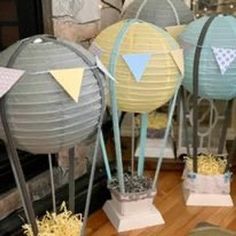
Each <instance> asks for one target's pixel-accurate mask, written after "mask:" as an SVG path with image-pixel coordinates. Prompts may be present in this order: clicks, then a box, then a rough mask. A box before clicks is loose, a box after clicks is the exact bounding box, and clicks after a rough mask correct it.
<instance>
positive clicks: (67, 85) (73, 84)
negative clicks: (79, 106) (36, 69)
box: [50, 68, 84, 102]
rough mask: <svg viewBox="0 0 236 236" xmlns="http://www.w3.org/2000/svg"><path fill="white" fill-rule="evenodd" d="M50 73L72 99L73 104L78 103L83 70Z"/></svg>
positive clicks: (64, 70) (52, 71)
mask: <svg viewBox="0 0 236 236" xmlns="http://www.w3.org/2000/svg"><path fill="white" fill-rule="evenodd" d="M50 73H51V74H52V76H53V77H54V79H55V80H56V81H57V82H58V83H59V84H60V85H61V86H62V88H63V89H64V90H65V91H66V92H67V93H68V94H69V95H70V96H71V98H73V100H74V101H75V102H78V101H79V95H80V89H81V85H82V80H83V75H84V68H73V69H62V70H51V71H50Z"/></svg>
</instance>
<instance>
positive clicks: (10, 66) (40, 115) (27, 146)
mask: <svg viewBox="0 0 236 236" xmlns="http://www.w3.org/2000/svg"><path fill="white" fill-rule="evenodd" d="M99 65H100V66H99ZM0 66H2V67H0V80H1V81H0V84H1V86H0V98H1V99H0V115H1V123H0V137H1V138H2V139H3V140H5V141H6V144H7V145H6V147H7V149H8V153H9V159H10V163H11V166H12V169H13V173H14V175H15V179H16V183H17V186H18V190H19V192H20V196H21V198H22V205H23V207H24V210H25V216H26V219H27V221H28V223H29V224H30V225H31V227H32V231H33V234H34V235H37V232H38V229H37V224H36V221H35V215H34V210H33V206H32V202H31V199H30V195H29V193H28V190H27V187H26V183H25V179H24V175H23V172H22V168H21V165H20V162H19V158H18V154H17V151H16V148H18V149H21V150H25V151H28V152H31V153H37V154H38V153H42V154H48V156H49V166H50V179H51V186H52V199H53V210H54V212H55V213H56V199H55V198H56V197H55V185H54V181H53V169H52V160H51V153H57V152H59V151H60V150H62V149H63V148H71V149H70V157H69V162H70V164H69V166H70V168H69V205H70V210H71V211H72V212H73V211H74V191H75V186H74V149H73V147H74V146H75V145H76V144H78V143H80V142H82V141H84V140H85V139H87V138H88V137H90V136H91V135H96V145H95V149H94V156H93V164H92V170H91V179H90V182H89V187H88V197H87V202H86V209H85V216H84V219H85V223H84V225H86V219H87V215H88V210H89V204H90V196H91V191H92V185H93V177H94V172H95V166H96V157H97V151H98V144H99V141H100V139H101V138H102V134H101V124H102V118H103V113H104V110H105V94H104V82H103V77H102V74H101V73H100V71H101V63H99V61H98V60H96V59H95V58H94V57H93V55H92V54H91V53H89V52H88V51H87V50H85V49H84V48H82V47H81V46H79V45H76V44H73V43H69V42H66V41H62V40H59V39H56V38H55V37H52V36H47V35H38V36H33V37H30V38H27V39H24V40H21V41H19V42H17V43H15V44H13V45H12V46H11V47H9V48H7V49H6V50H4V51H3V52H1V55H0Z"/></svg>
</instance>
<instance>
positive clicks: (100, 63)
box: [96, 56, 117, 82]
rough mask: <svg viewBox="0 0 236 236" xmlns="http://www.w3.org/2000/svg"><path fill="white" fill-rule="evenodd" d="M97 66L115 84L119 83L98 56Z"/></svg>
mask: <svg viewBox="0 0 236 236" xmlns="http://www.w3.org/2000/svg"><path fill="white" fill-rule="evenodd" d="M96 64H97V67H98V69H100V70H101V71H102V72H103V73H104V74H105V75H106V76H107V77H108V78H110V79H111V80H113V81H114V82H117V81H116V79H115V78H114V76H112V74H111V73H110V72H109V71H108V69H107V68H106V67H105V66H104V65H103V63H102V62H101V60H100V59H99V58H98V57H97V56H96Z"/></svg>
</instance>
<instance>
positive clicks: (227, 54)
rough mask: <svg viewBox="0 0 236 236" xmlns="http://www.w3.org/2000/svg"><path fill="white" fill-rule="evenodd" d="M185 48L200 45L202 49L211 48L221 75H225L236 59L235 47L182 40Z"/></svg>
mask: <svg viewBox="0 0 236 236" xmlns="http://www.w3.org/2000/svg"><path fill="white" fill-rule="evenodd" d="M182 46H184V50H186V51H187V50H188V49H193V47H200V48H202V49H210V50H211V51H212V52H213V55H214V57H215V60H216V63H217V65H218V67H219V70H220V73H221V75H224V74H225V73H226V72H227V71H228V70H229V69H230V68H231V66H232V63H233V62H234V61H235V59H236V49H234V48H221V47H220V48H219V47H209V46H198V45H196V44H192V43H190V42H186V41H182Z"/></svg>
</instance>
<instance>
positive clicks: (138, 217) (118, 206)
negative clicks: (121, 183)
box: [103, 191, 165, 232]
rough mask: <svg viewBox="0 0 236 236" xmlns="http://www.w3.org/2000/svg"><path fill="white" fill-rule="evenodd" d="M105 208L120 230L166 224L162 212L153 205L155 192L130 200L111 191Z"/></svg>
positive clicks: (112, 221)
mask: <svg viewBox="0 0 236 236" xmlns="http://www.w3.org/2000/svg"><path fill="white" fill-rule="evenodd" d="M111 195H112V199H111V200H108V201H107V202H106V203H105V205H104V207H103V210H104V211H105V213H106V215H107V217H108V218H109V220H110V222H111V223H112V224H113V226H114V227H115V228H116V230H117V231H118V232H123V231H129V230H134V229H140V228H145V227H150V226H154V225H161V224H164V223H165V222H164V220H163V218H162V216H161V214H160V212H159V211H158V210H157V209H156V207H155V206H154V205H153V198H154V196H155V193H154V192H153V193H152V194H151V196H148V197H145V198H140V199H138V200H129V199H127V198H125V197H121V195H120V194H119V193H117V192H115V193H114V192H113V191H112V192H111Z"/></svg>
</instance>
